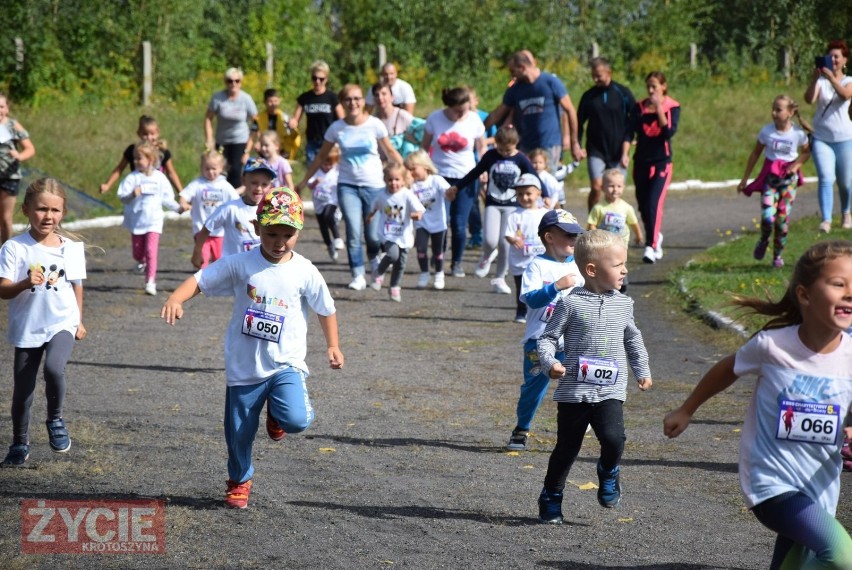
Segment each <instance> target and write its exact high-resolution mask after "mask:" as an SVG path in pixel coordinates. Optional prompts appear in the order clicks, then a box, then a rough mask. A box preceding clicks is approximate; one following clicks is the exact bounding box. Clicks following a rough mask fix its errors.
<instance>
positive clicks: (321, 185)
mask: <svg viewBox="0 0 852 570" xmlns="http://www.w3.org/2000/svg"><path fill="white" fill-rule="evenodd" d="M339 175H340V171H339V170H338V169H337V166H333V167H332V168H331V169H330V170H329V171H328V172H326V171H325V170H323V169H322V168H320V169H319V170H317V172H316V174H314V175H313V176H311V179H310V180H308V186H311V185H313V184H314V183H316V185H315V186H314V187H313V189H312V190H311V192H312V199H313V202H314V211H315V212H316V213H317V215H320V214H322V212H323V210H325V208H326V206H337V205H338V203H337V179H338V177H339Z"/></svg>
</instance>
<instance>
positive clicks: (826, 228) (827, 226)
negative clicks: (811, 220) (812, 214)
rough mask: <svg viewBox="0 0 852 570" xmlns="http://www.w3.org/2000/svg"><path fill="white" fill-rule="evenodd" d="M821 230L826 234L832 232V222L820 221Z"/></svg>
mask: <svg viewBox="0 0 852 570" xmlns="http://www.w3.org/2000/svg"><path fill="white" fill-rule="evenodd" d="M819 231H820V232H822V233H824V234H827V233H830V232H831V222H829V221H825V222H820V224H819Z"/></svg>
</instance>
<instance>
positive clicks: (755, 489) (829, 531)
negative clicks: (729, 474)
mask: <svg viewBox="0 0 852 570" xmlns="http://www.w3.org/2000/svg"><path fill="white" fill-rule="evenodd" d="M735 302H736V304H738V305H740V306H742V307H745V308H746V309H748V310H751V311H754V312H756V313H759V314H763V315H768V316H771V317H773V318H772V319H771V320H770V321H769V322H768V323H767V324H766V325H765V326H764V327H763V330H761V331H760V332H758V333H757V334H756V335H754V336H753V337H752V338H751V340H749V341H748V342H747V343H746V344H745V345H744V346H743V347H742V348H740V350H739V351H737V352H736V353H735V354H732V355H730V356H727V357H725V358H723V359H722V360H721V361H719V362H718V363H717V364H716V365H715V366H713V368H711V369H710V370H709V371H708V372H707V373H706V374H705V375H704V377H703V378H702V379H701V381H700V382H699V383H698V385H697V386H696V387H695V389H694V390H693V391H692V394H690V396H689V397H688V398H687V399H686V401H685V402H684V403H683V405H681V406H680V407H679V408H678V409H676V410H674V411H673V412H671V413H669V414H668V415H666V417H665V420H664V422H663V431H664V432H665V434H666V435H667V436H669V437H677V436H678V435H680V434H681V433H682V432H683V431H684V430H685V429H686V428H687V426H688V425H689V422H690V420H691V419H692V415H693V414H694V413H695V412H696V411H697V410H698V408H699V407H700V406H701V405H702V404H703V403H704V402H706V401H707V400H708V399H709V398H710V397H712V396H714V395H716V394H718V393H719V392H721V391H722V390H724V389H726V388H727V387H728V386H730V385H731V384H733V383H734V381H736V379H737V378H738V377H739V376H743V375H745V374H754V375H756V376H757V383H756V385H755V388H754V394H753V396H752V399H751V403H750V404H749V408H748V411H747V413H746V418H745V423H744V425H743V430H742V439H741V441H740V461H739V473H740V486H741V487H742V491H743V495H744V497H745V502H746V504H747V505H748V507H749V508H750V509H751V510H752V512H753V513H754V514H755V516H756V517H757V519H758V520H759V521H760V522H761V523H762V524H763V525H764V526H766V527H767V528H769V529H770V530H772V531H773V532H776V533H777V534H778V538H777V540H776V543H775V550H774V554H773V557H772V563H771V565H770V568H773V569H776V568H780V567H781V566H782V565H783V567H784V568H805V567H807V568H815V567H817V566H818V567H820V568H822V567H825V568H829V567H830V568H852V539H850V537H849V533H848V532H847V531H846V529H844V528H843V525H841V524H840V523H839V522H837V521H836V520H835V518H834V513H835V510H836V509H837V499H838V496H839V492H840V471H841V455H840V450H841V445H842V443H843V435H844V434H843V429H842V427H843V420H844V418H845V417H846V414H847V412H848V410H849V405H850V402H852V369H850V367H849V363H850V362H852V338H850V336H849V335H848V334H847V333H846V332H844V331H846V330H847V329H848V328H849V326H850V325H852V242H850V241H841V240H838V241H823V242H819V243H817V244H815V245H813V246H811V247H810V249H808V251H806V252H805V253H804V255H802V257H801V258H800V259H799V261H798V262H797V263H796V267H795V269H794V270H793V276H792V278H791V280H790V285H789V286H788V287H787V291H786V292H785V294H784V296H783V297H782V298H781V300H780V301H778V302H774V303H773V302H771V301H765V300H761V299H751V298H737V299H736V300H735Z"/></svg>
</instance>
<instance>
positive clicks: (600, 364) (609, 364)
mask: <svg viewBox="0 0 852 570" xmlns="http://www.w3.org/2000/svg"><path fill="white" fill-rule="evenodd" d="M577 364H578V367H577V381H578V382H585V383H586V384H597V385H598V386H612V385H613V384H615V381H616V380H618V363H617V362H616V361H615V360H614V359H612V358H591V357H588V356H581V357H580V359H579V362H578V363H577Z"/></svg>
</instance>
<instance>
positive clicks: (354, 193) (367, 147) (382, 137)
mask: <svg viewBox="0 0 852 570" xmlns="http://www.w3.org/2000/svg"><path fill="white" fill-rule="evenodd" d="M337 98H338V100H339V101H340V103H341V104H342V105H343V110H344V116H343V118H342V119H339V120H337V121H335V122H333V123H332V124H331V126H330V127H329V128H328V130H327V131H326V133H325V136H324V138H323V143H322V147H320V150H319V152H318V153H317V156H316V158H314V161H313V162H312V163H311V164H310V166H308V169H307V171H306V172H305V177H304V178H303V179H302V181H301V182H299V184H298V186H296V190H297V191H299V192H301V190H302V189H303V188H304V187H305V185H306V184H307V181H308V180H310V179H311V177H312V176H313V175H314V174H315V173H316V171H317V170H319V168H320V166H322V164H323V163H324V162H325V161H326V158H327V157H328V154H329V152H331V149H332V148H333V147H334V145H335V144H336V145H338V146H339V147H340V164H339V166H338V168H339V171H340V172H339V174H338V178H337V199H338V202H339V204H340V211H341V212H342V213H343V220H344V221H345V222H346V251H347V255H348V257H349V270H350V271H351V272H352V282H351V283H349V285H347V287H349V288H350V289H354V290H356V291H361V290H363V289H365V288H366V287H367V280H366V278H365V277H364V274H365V273H366V271H365V267H364V265H365V264H364V251H363V248H362V246H361V240H362V236H363V239H364V240H365V241H366V242H367V259H369V260H370V269H372V270H374V269H375V268H376V267H378V265H379V257H378V256H379V247H380V246H381V242H380V241H379V224H380V223H381V220H380V218H381V216H373V217H372V219H371V220H370V221H369V222H368V221H367V215H368V214H369V213H370V212H371V211H372V207H373V202H374V201H375V200H376V198H377V197H378V196H379V194H381V192H382V191H383V190H384V189H385V180H384V175H383V172H382V160H381V158H380V157H379V149H380V148H381V149H382V151H383V152H384V155H385V156H387V157H388V160H391V161H394V162H398V163H400V164H402V157H401V156H399V153H398V152H397V151H396V149H394V148H393V145H392V144H391V142H390V137H389V136H388V129H387V127H385V125H384V123H382V122H381V121H380V120H379V119H377V118H376V117H373V116H372V115H369V114H368V113H367V112H366V110H365V109H364V92H363V91H361V87H359V86H358V85H355V84H351V83H350V84H348V85H344V86H343V89H341V90H340V93H339V94H338V95H337Z"/></svg>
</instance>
